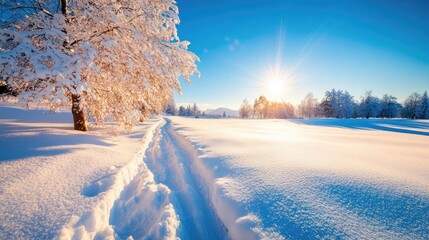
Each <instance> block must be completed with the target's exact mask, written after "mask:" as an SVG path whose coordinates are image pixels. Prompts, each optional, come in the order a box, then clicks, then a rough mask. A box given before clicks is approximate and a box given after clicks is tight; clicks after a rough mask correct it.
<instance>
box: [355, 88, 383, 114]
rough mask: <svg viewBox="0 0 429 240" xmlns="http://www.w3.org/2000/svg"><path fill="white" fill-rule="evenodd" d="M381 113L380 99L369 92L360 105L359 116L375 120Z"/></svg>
mask: <svg viewBox="0 0 429 240" xmlns="http://www.w3.org/2000/svg"><path fill="white" fill-rule="evenodd" d="M380 111H381V104H380V99H378V98H377V97H375V96H373V95H372V91H367V92H366V93H365V96H364V97H362V99H361V101H360V104H359V116H360V117H362V118H367V119H368V118H375V117H377V116H378V114H379V113H380Z"/></svg>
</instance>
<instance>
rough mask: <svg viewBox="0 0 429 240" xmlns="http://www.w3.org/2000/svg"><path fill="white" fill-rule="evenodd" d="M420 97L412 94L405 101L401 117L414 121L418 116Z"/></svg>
mask: <svg viewBox="0 0 429 240" xmlns="http://www.w3.org/2000/svg"><path fill="white" fill-rule="evenodd" d="M420 106H421V95H420V94H418V93H416V92H414V93H412V94H411V95H410V96H408V97H407V99H405V102H404V107H403V109H402V113H401V116H402V117H403V118H411V119H416V118H418V117H419V116H420V109H421V107H420Z"/></svg>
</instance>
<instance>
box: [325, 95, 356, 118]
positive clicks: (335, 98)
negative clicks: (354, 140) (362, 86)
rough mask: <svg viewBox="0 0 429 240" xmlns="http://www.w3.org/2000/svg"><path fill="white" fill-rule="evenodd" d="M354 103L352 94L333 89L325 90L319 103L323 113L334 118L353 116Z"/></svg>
mask: <svg viewBox="0 0 429 240" xmlns="http://www.w3.org/2000/svg"><path fill="white" fill-rule="evenodd" d="M355 105H356V104H355V102H354V100H353V96H351V95H350V94H349V92H347V91H342V90H335V89H332V90H331V91H326V92H325V97H324V99H323V100H322V102H321V103H320V106H321V109H322V112H323V115H324V116H325V117H334V118H351V117H353V113H354V109H355Z"/></svg>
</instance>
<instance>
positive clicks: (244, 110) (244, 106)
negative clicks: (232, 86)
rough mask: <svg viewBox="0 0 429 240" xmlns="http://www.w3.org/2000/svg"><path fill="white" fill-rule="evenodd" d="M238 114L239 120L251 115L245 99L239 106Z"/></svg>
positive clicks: (250, 107) (250, 108) (250, 109)
mask: <svg viewBox="0 0 429 240" xmlns="http://www.w3.org/2000/svg"><path fill="white" fill-rule="evenodd" d="M239 112H240V117H241V118H249V117H250V115H251V114H252V106H251V105H250V104H249V102H248V101H247V99H244V100H243V103H242V104H241V106H240V109H239Z"/></svg>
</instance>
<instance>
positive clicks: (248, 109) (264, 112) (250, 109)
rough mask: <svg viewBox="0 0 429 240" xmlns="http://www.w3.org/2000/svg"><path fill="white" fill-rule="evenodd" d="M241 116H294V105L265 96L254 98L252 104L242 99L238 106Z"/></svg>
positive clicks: (261, 117)
mask: <svg viewBox="0 0 429 240" xmlns="http://www.w3.org/2000/svg"><path fill="white" fill-rule="evenodd" d="M239 114H240V117H241V118H250V117H253V118H260V119H263V118H295V117H296V116H295V107H294V106H293V105H292V104H290V103H286V102H270V101H268V100H267V98H266V97H264V96H260V97H259V98H257V99H255V102H254V103H253V106H252V105H250V103H249V102H248V101H247V99H244V101H243V103H242V104H241V106H240V109H239Z"/></svg>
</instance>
